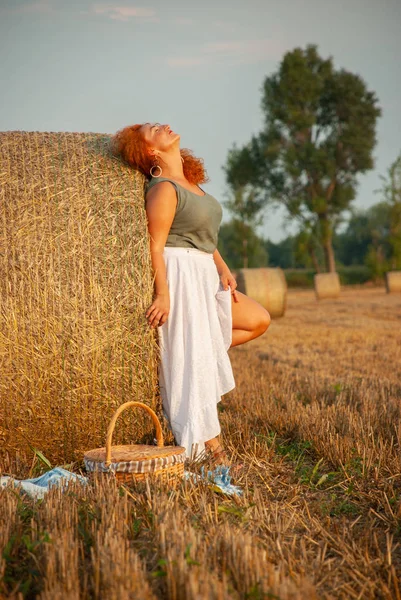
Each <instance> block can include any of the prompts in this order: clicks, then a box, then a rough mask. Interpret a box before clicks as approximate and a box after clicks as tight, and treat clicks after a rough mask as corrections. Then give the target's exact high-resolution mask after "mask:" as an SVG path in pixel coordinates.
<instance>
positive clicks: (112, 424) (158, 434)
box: [105, 402, 164, 467]
mask: <svg viewBox="0 0 401 600" xmlns="http://www.w3.org/2000/svg"><path fill="white" fill-rule="evenodd" d="M130 406H140V407H141V408H143V409H144V410H146V412H148V413H149V414H150V416H151V417H152V421H153V424H154V426H155V427H156V439H157V445H158V447H159V448H163V446H164V442H163V432H162V426H161V425H160V421H159V419H158V418H157V415H156V413H155V412H154V411H153V410H152V409H151V408H150V407H149V406H147V405H146V404H144V403H143V402H124V404H121V406H119V407H118V408H117V410H116V412H115V413H114V415H113V418H112V419H111V421H110V425H109V428H108V429H107V435H106V462H105V466H106V467H109V466H110V463H111V438H112V436H113V432H114V427H115V425H116V421H117V419H118V417H119V416H120V415H121V413H122V412H123V411H124V410H126V409H127V408H129V407H130Z"/></svg>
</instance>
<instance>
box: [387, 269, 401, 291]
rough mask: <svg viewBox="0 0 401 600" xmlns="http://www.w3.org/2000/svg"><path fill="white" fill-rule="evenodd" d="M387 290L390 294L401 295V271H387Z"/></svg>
mask: <svg viewBox="0 0 401 600" xmlns="http://www.w3.org/2000/svg"><path fill="white" fill-rule="evenodd" d="M386 290H387V293H388V294H392V293H398V294H399V293H401V271H387V273H386Z"/></svg>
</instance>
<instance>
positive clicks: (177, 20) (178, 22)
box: [173, 17, 195, 25]
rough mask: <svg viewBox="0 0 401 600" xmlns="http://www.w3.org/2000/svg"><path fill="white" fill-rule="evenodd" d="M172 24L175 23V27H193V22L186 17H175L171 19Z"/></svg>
mask: <svg viewBox="0 0 401 600" xmlns="http://www.w3.org/2000/svg"><path fill="white" fill-rule="evenodd" d="M173 22H174V23H176V25H193V24H194V22H195V21H194V20H193V19H190V18H188V17H176V18H175V19H173Z"/></svg>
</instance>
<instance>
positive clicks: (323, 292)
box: [314, 273, 341, 300]
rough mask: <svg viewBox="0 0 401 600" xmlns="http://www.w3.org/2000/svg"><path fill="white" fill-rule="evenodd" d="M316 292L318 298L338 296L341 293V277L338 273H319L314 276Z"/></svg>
mask: <svg viewBox="0 0 401 600" xmlns="http://www.w3.org/2000/svg"><path fill="white" fill-rule="evenodd" d="M314 282H315V294H316V298H317V299H318V300H325V299H326V298H338V297H339V295H340V289H341V288H340V277H339V275H338V273H317V274H316V275H315V276H314Z"/></svg>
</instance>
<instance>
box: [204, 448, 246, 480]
mask: <svg viewBox="0 0 401 600" xmlns="http://www.w3.org/2000/svg"><path fill="white" fill-rule="evenodd" d="M206 448H207V453H208V454H209V456H210V462H211V464H212V466H213V467H217V466H218V465H221V466H224V467H229V468H230V474H231V475H238V474H239V473H240V472H241V471H242V469H243V467H244V464H243V463H231V462H230V459H229V458H228V456H227V452H226V451H225V450H224V448H223V447H222V445H221V444H220V442H217V443H214V444H213V445H212V446H211V445H210V444H209V445H206Z"/></svg>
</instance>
